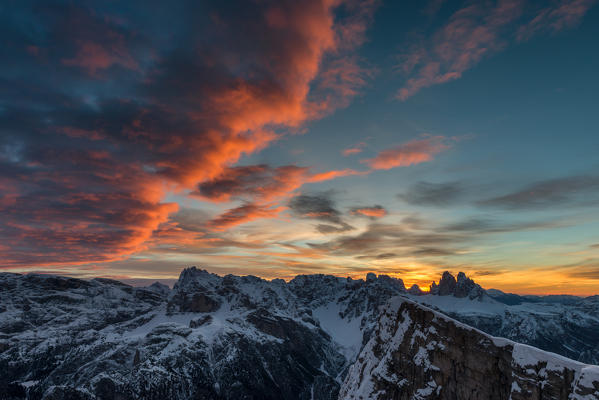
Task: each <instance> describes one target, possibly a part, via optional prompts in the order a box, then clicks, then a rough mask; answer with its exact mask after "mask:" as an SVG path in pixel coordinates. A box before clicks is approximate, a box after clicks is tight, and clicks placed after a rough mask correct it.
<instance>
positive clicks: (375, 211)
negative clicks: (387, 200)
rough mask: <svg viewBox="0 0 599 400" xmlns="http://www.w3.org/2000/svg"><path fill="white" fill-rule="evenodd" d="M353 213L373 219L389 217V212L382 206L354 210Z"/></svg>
mask: <svg viewBox="0 0 599 400" xmlns="http://www.w3.org/2000/svg"><path fill="white" fill-rule="evenodd" d="M351 213H352V214H353V215H363V216H365V217H371V218H382V217H384V216H385V215H387V210H385V209H384V208H383V207H381V206H375V207H361V208H354V209H353V210H352V211H351Z"/></svg>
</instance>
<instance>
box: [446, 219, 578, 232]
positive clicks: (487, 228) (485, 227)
mask: <svg viewBox="0 0 599 400" xmlns="http://www.w3.org/2000/svg"><path fill="white" fill-rule="evenodd" d="M567 225H568V223H567V222H563V221H556V220H547V221H526V222H514V223H507V222H503V221H498V220H496V219H493V218H485V217H482V218H481V217H478V218H477V217H473V218H467V219H464V220H461V221H458V222H455V223H452V224H448V225H444V226H441V227H439V228H437V229H439V230H441V231H446V232H463V233H477V234H491V233H504V232H519V231H527V230H536V229H554V228H560V227H564V226H567Z"/></svg>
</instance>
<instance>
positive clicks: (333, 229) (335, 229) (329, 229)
mask: <svg viewBox="0 0 599 400" xmlns="http://www.w3.org/2000/svg"><path fill="white" fill-rule="evenodd" d="M353 229H355V228H354V227H353V226H351V225H349V224H347V223H345V222H342V223H341V224H340V225H337V226H335V225H328V224H318V225H316V230H317V231H318V232H320V233H324V234H327V233H340V232H347V231H351V230H353Z"/></svg>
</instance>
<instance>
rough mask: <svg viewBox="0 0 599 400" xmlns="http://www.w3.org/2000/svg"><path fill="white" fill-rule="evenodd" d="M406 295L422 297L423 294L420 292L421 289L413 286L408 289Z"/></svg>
mask: <svg viewBox="0 0 599 400" xmlns="http://www.w3.org/2000/svg"><path fill="white" fill-rule="evenodd" d="M408 293H409V294H412V295H415V296H420V295H422V294H423V293H424V292H423V291H422V289H420V286H418V285H417V284H413V285H412V286H411V287H410V288H409V289H408Z"/></svg>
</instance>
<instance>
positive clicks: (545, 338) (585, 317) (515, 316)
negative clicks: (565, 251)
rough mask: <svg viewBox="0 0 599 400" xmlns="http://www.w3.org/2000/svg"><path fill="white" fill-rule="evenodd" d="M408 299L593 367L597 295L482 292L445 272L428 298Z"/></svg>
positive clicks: (598, 328)
mask: <svg viewBox="0 0 599 400" xmlns="http://www.w3.org/2000/svg"><path fill="white" fill-rule="evenodd" d="M409 297H410V298H412V299H413V300H415V301H417V302H419V303H421V304H424V305H426V306H429V307H432V308H434V309H436V310H439V311H441V312H443V313H444V314H446V315H448V316H450V317H452V318H455V319H457V320H459V321H461V322H463V323H466V324H468V325H470V326H473V327H476V328H478V329H480V330H482V331H483V332H486V333H489V334H491V335H493V336H499V337H505V338H508V339H511V340H513V341H516V342H519V343H525V344H528V345H531V346H535V347H538V348H540V349H543V350H547V351H551V352H553V353H558V354H561V355H563V356H565V357H568V358H572V359H574V360H577V361H581V362H584V363H588V364H599V296H591V297H587V298H581V297H576V296H518V295H512V294H507V293H503V292H499V291H497V290H491V291H485V290H483V289H482V288H481V287H480V286H479V285H477V284H475V283H474V282H473V281H472V280H470V279H468V278H467V277H466V276H465V275H464V274H462V273H460V274H459V275H458V278H457V280H456V279H455V278H454V277H453V276H452V275H451V274H449V273H448V272H446V273H444V274H443V277H442V278H441V280H440V281H439V284H435V283H433V285H431V291H430V294H423V295H420V296H409ZM516 299H517V300H516ZM506 303H507V304H506Z"/></svg>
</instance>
